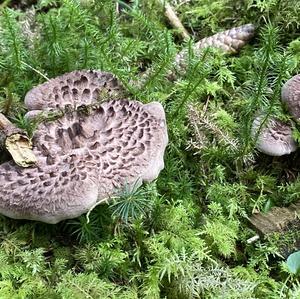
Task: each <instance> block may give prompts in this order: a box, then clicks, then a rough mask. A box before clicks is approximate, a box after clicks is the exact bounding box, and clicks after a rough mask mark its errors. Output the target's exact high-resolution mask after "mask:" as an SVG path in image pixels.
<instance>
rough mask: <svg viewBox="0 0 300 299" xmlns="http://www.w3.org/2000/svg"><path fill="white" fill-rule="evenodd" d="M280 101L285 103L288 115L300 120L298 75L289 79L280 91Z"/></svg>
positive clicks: (299, 79) (299, 76)
mask: <svg viewBox="0 0 300 299" xmlns="http://www.w3.org/2000/svg"><path fill="white" fill-rule="evenodd" d="M281 100H282V101H283V102H284V103H286V105H287V108H288V110H289V112H290V114H291V115H292V116H293V117H294V118H295V119H296V120H299V119H300V75H295V76H294V77H292V78H291V79H289V80H288V81H287V82H286V83H285V84H284V85H283V87H282V89H281Z"/></svg>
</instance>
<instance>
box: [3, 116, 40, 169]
mask: <svg viewBox="0 0 300 299" xmlns="http://www.w3.org/2000/svg"><path fill="white" fill-rule="evenodd" d="M0 140H1V141H2V142H1V143H2V144H3V145H4V147H5V148H6V149H7V150H8V151H9V153H10V154H11V156H12V158H13V160H14V161H15V162H16V164H17V165H19V166H21V167H29V166H32V165H33V164H35V163H36V161H37V160H36V157H35V155H34V153H33V152H32V144H31V141H30V139H29V138H28V136H27V134H26V133H25V132H24V131H23V130H21V129H19V128H17V127H16V126H14V125H13V124H12V123H11V122H10V121H9V120H8V119H7V118H6V117H5V116H4V115H3V114H2V113H0Z"/></svg>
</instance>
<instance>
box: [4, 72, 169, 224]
mask: <svg viewBox="0 0 300 299" xmlns="http://www.w3.org/2000/svg"><path fill="white" fill-rule="evenodd" d="M121 89H122V88H121V87H120V85H119V84H118V81H117V80H116V79H115V78H114V77H113V76H112V75H110V74H108V73H102V72H97V71H76V72H71V73H69V74H66V75H63V76H60V77H58V78H56V79H52V80H50V81H49V82H46V83H44V84H42V85H40V86H37V87H36V88H34V89H33V90H31V91H30V92H29V93H28V94H27V95H26V99H25V102H26V104H27V106H28V108H29V109H30V110H35V111H41V109H42V110H43V111H44V110H48V109H53V108H56V109H59V108H63V107H64V106H65V105H66V104H68V105H70V106H71V107H72V108H74V109H73V110H72V109H71V111H69V112H68V113H65V114H64V115H63V116H62V117H61V118H59V119H57V120H54V121H44V122H43V123H41V124H39V126H38V128H37V130H36V132H35V134H34V136H33V145H34V147H33V151H34V153H35V155H36V157H37V159H38V161H37V166H36V167H31V168H26V169H24V168H21V167H19V166H17V165H16V164H15V163H14V162H13V161H10V162H7V163H4V164H2V165H0V184H1V189H0V197H1V202H0V212H1V213H2V214H4V215H6V216H9V217H12V218H16V219H31V220H39V221H43V222H47V223H57V222H59V221H61V220H64V219H69V218H74V217H77V216H79V215H81V214H83V213H85V212H87V211H88V210H89V209H90V208H91V207H93V206H94V205H95V204H96V203H98V202H102V201H106V200H108V199H109V198H111V197H112V196H114V195H116V194H119V192H120V191H121V190H123V189H124V188H128V186H129V187H131V188H133V186H136V185H140V184H141V183H142V182H143V181H147V182H149V181H152V180H154V179H156V178H157V176H158V174H159V172H160V171H161V170H162V169H163V167H164V162H163V155H164V151H165V148H166V145H167V142H168V136H167V128H166V120H165V114H164V110H163V108H162V106H161V104H159V103H157V102H153V103H150V104H142V103H140V102H137V101H129V100H110V101H107V102H103V103H99V99H98V98H99V97H101V95H102V94H103V93H106V94H107V95H108V96H109V97H113V96H115V95H116V94H118V93H119V92H120V90H121ZM82 104H85V105H89V104H93V105H92V106H90V109H89V112H88V113H82V111H81V110H80V109H76V108H80V106H81V105H82Z"/></svg>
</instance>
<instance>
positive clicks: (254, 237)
mask: <svg viewBox="0 0 300 299" xmlns="http://www.w3.org/2000/svg"><path fill="white" fill-rule="evenodd" d="M257 240H259V235H255V236H253V237H251V238H249V239H248V240H247V241H246V242H247V244H252V243H254V242H256V241H257Z"/></svg>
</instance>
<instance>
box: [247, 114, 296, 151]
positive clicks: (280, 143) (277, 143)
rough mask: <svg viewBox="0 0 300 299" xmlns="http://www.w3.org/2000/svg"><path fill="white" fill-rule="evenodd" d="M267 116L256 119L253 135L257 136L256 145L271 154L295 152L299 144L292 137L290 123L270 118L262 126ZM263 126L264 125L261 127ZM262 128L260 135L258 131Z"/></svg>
mask: <svg viewBox="0 0 300 299" xmlns="http://www.w3.org/2000/svg"><path fill="white" fill-rule="evenodd" d="M264 118H265V116H262V115H260V116H258V117H256V118H255V119H254V121H253V125H252V130H251V135H252V138H254V139H255V138H256V137H257V140H256V145H255V147H256V148H257V149H258V150H259V151H260V152H262V153H264V154H267V155H270V156H283V155H288V154H290V153H292V152H294V151H295V150H296V149H297V144H296V142H295V140H294V139H293V138H292V129H291V126H290V125H289V124H286V123H283V122H282V121H280V120H278V119H275V118H270V119H268V120H267V121H266V123H265V124H263V126H262V122H263V121H264ZM261 126H262V127H261ZM258 130H260V132H259V134H258V136H256V135H257V132H258Z"/></svg>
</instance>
